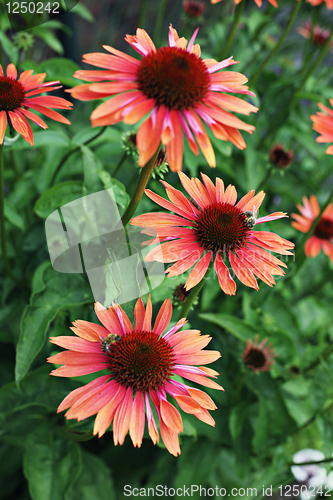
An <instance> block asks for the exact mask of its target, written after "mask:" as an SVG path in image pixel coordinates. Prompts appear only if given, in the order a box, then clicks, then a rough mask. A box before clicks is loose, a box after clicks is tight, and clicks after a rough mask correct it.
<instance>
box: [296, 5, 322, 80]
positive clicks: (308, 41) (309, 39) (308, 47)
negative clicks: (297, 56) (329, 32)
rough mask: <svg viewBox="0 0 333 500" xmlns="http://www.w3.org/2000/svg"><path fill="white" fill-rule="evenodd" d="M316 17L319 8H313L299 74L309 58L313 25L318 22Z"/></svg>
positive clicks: (317, 16) (305, 66)
mask: <svg viewBox="0 0 333 500" xmlns="http://www.w3.org/2000/svg"><path fill="white" fill-rule="evenodd" d="M318 19H319V9H315V11H314V16H313V19H312V21H311V32H310V36H309V38H308V39H307V41H306V44H305V47H304V55H303V64H302V68H301V70H300V73H301V74H302V73H303V71H305V69H306V68H307V67H308V64H309V59H310V56H311V51H310V49H311V47H312V46H313V34H314V28H315V26H316V24H317V22H318Z"/></svg>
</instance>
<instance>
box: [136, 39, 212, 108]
mask: <svg viewBox="0 0 333 500" xmlns="http://www.w3.org/2000/svg"><path fill="white" fill-rule="evenodd" d="M137 82H138V84H139V89H140V90H141V91H142V92H143V93H144V94H145V95H146V96H147V97H149V98H152V99H155V101H156V103H157V104H158V105H159V106H161V105H162V104H164V105H165V106H166V107H167V108H169V109H170V110H171V109H174V110H179V111H182V110H186V109H191V108H193V107H194V106H195V105H196V104H198V103H200V102H202V100H203V99H204V97H205V96H206V94H207V91H208V87H209V83H210V75H209V73H208V71H207V68H206V65H205V64H204V62H203V61H202V59H200V57H198V56H196V55H195V54H190V53H189V52H187V51H186V50H183V49H180V48H177V47H162V48H160V49H159V50H157V51H156V52H151V53H150V54H148V55H147V56H145V57H143V58H142V60H141V63H140V67H139V70H138V74H137Z"/></svg>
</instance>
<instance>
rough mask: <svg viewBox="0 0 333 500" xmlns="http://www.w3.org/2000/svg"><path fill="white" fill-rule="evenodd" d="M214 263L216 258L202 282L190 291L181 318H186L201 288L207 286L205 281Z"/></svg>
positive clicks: (211, 262)
mask: <svg viewBox="0 0 333 500" xmlns="http://www.w3.org/2000/svg"><path fill="white" fill-rule="evenodd" d="M213 263H214V258H212V260H211V261H210V264H209V266H208V269H207V271H206V274H205V276H204V277H203V278H202V280H201V281H200V283H198V284H197V285H196V286H195V287H193V288H192V290H191V291H190V293H189V295H188V297H187V299H186V301H185V303H184V305H183V308H182V310H181V312H180V316H179V317H180V318H186V316H187V314H188V312H189V310H190V309H191V305H192V304H193V301H194V299H195V298H196V296H197V295H198V293H199V292H200V290H201V288H202V287H203V286H204V284H205V281H206V279H207V277H208V275H209V274H210V271H211V269H212V267H213Z"/></svg>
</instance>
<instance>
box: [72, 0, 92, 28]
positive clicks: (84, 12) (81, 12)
mask: <svg viewBox="0 0 333 500" xmlns="http://www.w3.org/2000/svg"><path fill="white" fill-rule="evenodd" d="M71 12H74V13H75V14H77V15H78V16H80V17H82V19H85V20H86V21H89V22H90V23H92V22H93V21H94V16H93V15H92V13H91V12H90V10H89V9H87V7H86V6H85V5H83V3H81V2H78V3H77V4H76V5H75V7H73V8H72V9H71Z"/></svg>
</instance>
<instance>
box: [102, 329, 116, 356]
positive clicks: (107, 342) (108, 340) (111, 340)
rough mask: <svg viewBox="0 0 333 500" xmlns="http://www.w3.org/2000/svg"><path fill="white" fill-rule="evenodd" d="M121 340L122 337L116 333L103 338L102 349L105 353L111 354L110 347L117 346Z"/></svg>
mask: <svg viewBox="0 0 333 500" xmlns="http://www.w3.org/2000/svg"><path fill="white" fill-rule="evenodd" d="M119 340H121V336H120V335H117V334H116V333H109V335H107V336H106V337H104V338H103V340H102V344H101V348H102V351H103V352H108V353H109V354H110V353H111V349H110V347H111V346H112V344H115V343H116V342H119Z"/></svg>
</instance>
